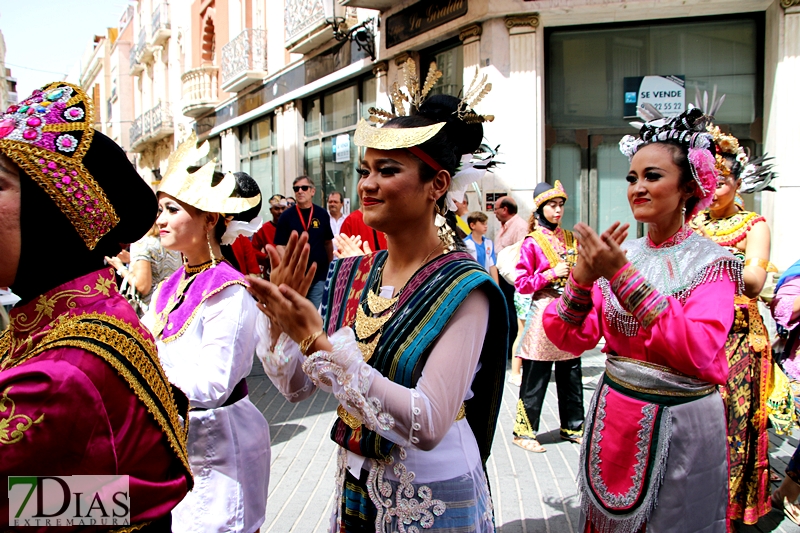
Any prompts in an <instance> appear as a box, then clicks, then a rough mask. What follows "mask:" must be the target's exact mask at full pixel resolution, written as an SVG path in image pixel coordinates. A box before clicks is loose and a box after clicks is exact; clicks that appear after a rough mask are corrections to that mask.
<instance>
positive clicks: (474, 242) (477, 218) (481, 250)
mask: <svg viewBox="0 0 800 533" xmlns="http://www.w3.org/2000/svg"><path fill="white" fill-rule="evenodd" d="M488 221H489V217H487V216H486V214H485V213H481V212H480V211H473V212H472V213H470V214H469V216H467V224H469V229H470V230H471V231H472V233H471V234H470V235H468V236H467V238H465V239H464V244H465V245H466V247H467V251H468V252H469V253H470V255H472V257H473V258H474V259H475V260H476V261H477V262H478V263H480V265H481V266H482V267H483V268H484V269H485V270H486V271H487V272H488V273H489V274H490V275H491V276H492V279H494V281H495V283H498V277H497V267H496V266H495V261H497V256H496V255H495V253H494V243H493V242H492V241H491V240H489V239H485V238H484V237H483V236H484V235H486V231H487V230H488Z"/></svg>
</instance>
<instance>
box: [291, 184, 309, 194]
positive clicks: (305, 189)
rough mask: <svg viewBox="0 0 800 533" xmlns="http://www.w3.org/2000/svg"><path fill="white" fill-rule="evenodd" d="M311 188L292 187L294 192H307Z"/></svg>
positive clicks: (304, 186)
mask: <svg viewBox="0 0 800 533" xmlns="http://www.w3.org/2000/svg"><path fill="white" fill-rule="evenodd" d="M310 188H311V185H295V186H294V187H292V190H293V191H294V192H300V191H303V192H306V191H307V190H309V189H310Z"/></svg>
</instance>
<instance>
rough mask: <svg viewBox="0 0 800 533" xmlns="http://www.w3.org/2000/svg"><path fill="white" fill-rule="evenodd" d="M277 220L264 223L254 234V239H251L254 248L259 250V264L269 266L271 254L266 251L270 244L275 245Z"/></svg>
mask: <svg viewBox="0 0 800 533" xmlns="http://www.w3.org/2000/svg"><path fill="white" fill-rule="evenodd" d="M277 229H278V228H277V226H276V225H275V222H273V221H271V220H270V221H269V222H266V223H264V224H263V225H262V226H261V228H259V230H258V231H257V232H255V233H254V234H253V240H252V241H250V242H251V244H252V246H253V248H254V249H255V250H256V252H257V257H258V264H260V265H261V266H263V267H264V268H266V267H267V265H268V263H269V256H268V255H267V254H266V253H264V250H265V249H266V248H267V245H268V244H271V245H273V246H274V245H275V231H277Z"/></svg>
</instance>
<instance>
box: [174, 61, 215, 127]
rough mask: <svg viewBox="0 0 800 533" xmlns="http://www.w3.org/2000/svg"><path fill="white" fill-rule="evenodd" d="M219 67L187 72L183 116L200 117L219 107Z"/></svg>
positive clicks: (184, 84)
mask: <svg viewBox="0 0 800 533" xmlns="http://www.w3.org/2000/svg"><path fill="white" fill-rule="evenodd" d="M218 73H219V67H216V66H213V65H209V66H205V67H200V68H194V69H192V70H188V71H186V72H185V73H184V74H183V76H181V82H182V84H183V114H184V115H186V116H187V117H199V116H201V115H204V114H205V113H208V112H209V111H211V110H212V109H214V106H216V105H217V99H218V95H217V74H218Z"/></svg>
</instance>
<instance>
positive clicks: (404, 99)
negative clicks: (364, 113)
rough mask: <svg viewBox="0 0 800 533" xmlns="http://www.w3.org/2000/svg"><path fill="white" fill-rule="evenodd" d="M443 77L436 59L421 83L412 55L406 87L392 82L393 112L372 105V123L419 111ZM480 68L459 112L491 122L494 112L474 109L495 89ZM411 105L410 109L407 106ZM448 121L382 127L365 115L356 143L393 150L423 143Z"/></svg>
mask: <svg viewBox="0 0 800 533" xmlns="http://www.w3.org/2000/svg"><path fill="white" fill-rule="evenodd" d="M441 77H442V72H441V71H440V70H439V69H438V68H437V66H436V62H431V64H430V68H429V69H428V74H427V76H426V77H425V82H424V83H423V84H422V87H420V79H419V76H418V74H417V65H416V63H415V62H414V60H413V59H412V58H409V59H407V60H406V62H405V63H404V64H403V82H404V87H405V90H403V88H401V87H400V85H399V84H398V83H397V82H394V84H392V88H391V90H390V92H389V98H390V100H391V102H392V107H393V108H394V112H389V111H385V110H383V109H378V108H375V107H371V108H370V109H369V114H370V117H369V120H370V122H373V123H378V124H381V125H382V124H385V123H386V122H387V121H389V120H390V119H393V118H397V117H403V116H408V115H411V114H412V112H415V111H419V108H420V107H421V106H422V103H423V102H424V101H425V99H426V98H427V97H428V95H429V94H430V92H431V89H433V87H434V86H435V85H436V83H437V82H438V81H439V79H440V78H441ZM478 77H479V74H478V69H477V68H476V69H475V78H474V79H473V80H472V83H471V84H470V86H469V89H467V91H466V93H465V94H464V97H463V98H461V100H460V101H459V104H458V108H457V111H456V115H457V116H458V118H459V119H461V120H463V121H464V122H466V123H467V124H473V123H476V122H491V121H492V120H494V116H492V115H479V114H477V113H475V111H473V110H472V107H473V106H475V105H477V104H478V102H480V101H481V100H482V99H483V98H484V97H485V96H486V95H487V94H488V93H489V91H491V89H492V84H491V83H488V82H487V80H488V76H486V75H484V77H483V78H482V79H481V80H480V82H479V81H478ZM406 105H408V109H406ZM444 125H445V122H437V123H436V124H431V125H430V126H421V127H416V128H382V127H380V126H378V125H374V126H371V125H370V124H369V123H368V122H367V121H366V120H364V119H362V120H361V122H359V124H358V126H357V127H356V132H355V136H354V139H353V140H354V142H355V144H356V145H357V146H364V147H367V148H375V149H378V150H394V149H398V148H410V147H413V146H417V145H420V144H422V143H424V142H425V141H427V140H429V139H431V138H432V137H433V136H435V135H436V134H437V133H439V131H440V130H441V129H442V128H443V127H444Z"/></svg>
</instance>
